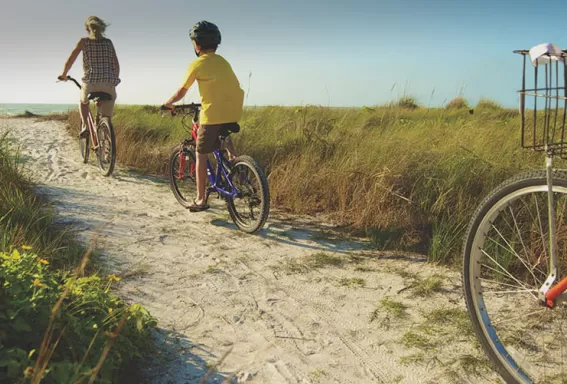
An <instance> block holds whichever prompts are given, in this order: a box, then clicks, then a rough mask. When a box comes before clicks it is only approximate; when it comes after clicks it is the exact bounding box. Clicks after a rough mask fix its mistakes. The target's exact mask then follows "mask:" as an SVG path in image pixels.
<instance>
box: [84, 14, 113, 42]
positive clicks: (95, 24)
mask: <svg viewBox="0 0 567 384" xmlns="http://www.w3.org/2000/svg"><path fill="white" fill-rule="evenodd" d="M85 27H87V30H88V31H89V37H90V38H91V39H96V40H98V39H101V38H102V36H103V35H104V31H106V27H108V24H106V23H105V22H104V21H103V20H102V19H101V18H99V17H96V16H89V17H87V21H85Z"/></svg>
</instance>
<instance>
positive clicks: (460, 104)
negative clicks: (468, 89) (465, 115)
mask: <svg viewBox="0 0 567 384" xmlns="http://www.w3.org/2000/svg"><path fill="white" fill-rule="evenodd" d="M445 107H446V108H447V109H463V108H468V107H469V103H468V102H467V100H466V99H465V98H464V97H462V96H457V97H455V98H454V99H452V100H451V101H449V102H448V103H447V105H446V106H445Z"/></svg>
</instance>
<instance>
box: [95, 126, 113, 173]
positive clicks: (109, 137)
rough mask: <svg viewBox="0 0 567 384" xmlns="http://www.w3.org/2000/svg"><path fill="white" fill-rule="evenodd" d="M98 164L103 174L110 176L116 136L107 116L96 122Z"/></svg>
mask: <svg viewBox="0 0 567 384" xmlns="http://www.w3.org/2000/svg"><path fill="white" fill-rule="evenodd" d="M97 134H98V145H99V147H98V150H97V157H98V166H99V168H100V171H101V172H102V174H103V175H104V176H110V175H111V174H112V172H113V171H114V164H115V163H116V138H115V137H114V129H113V128H112V124H111V123H110V120H109V119H108V118H107V117H103V118H102V119H101V120H100V122H99V123H98V128H97Z"/></svg>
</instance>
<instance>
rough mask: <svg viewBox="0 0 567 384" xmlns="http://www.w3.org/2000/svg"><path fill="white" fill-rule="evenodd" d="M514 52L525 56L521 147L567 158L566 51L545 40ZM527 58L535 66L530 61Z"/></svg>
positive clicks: (521, 92)
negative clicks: (566, 126) (566, 120)
mask: <svg viewBox="0 0 567 384" xmlns="http://www.w3.org/2000/svg"><path fill="white" fill-rule="evenodd" d="M538 48H539V51H540V52H538ZM542 50H543V51H542ZM514 53H517V54H521V55H522V56H523V60H524V63H523V74H522V89H521V90H519V91H518V93H519V94H520V115H521V121H522V147H523V148H528V149H532V150H534V151H537V152H545V153H546V154H548V155H550V156H559V157H561V158H564V159H566V158H567V141H566V137H565V133H566V132H565V118H566V116H567V83H566V81H567V64H566V60H567V51H562V50H559V49H558V48H557V47H555V46H553V45H551V44H542V45H539V46H536V47H534V48H532V49H531V50H519V51H514ZM528 58H529V59H530V65H531V67H532V68H533V70H530V68H529V67H528V65H527V61H528ZM528 83H529V84H533V86H528V85H527V84H528Z"/></svg>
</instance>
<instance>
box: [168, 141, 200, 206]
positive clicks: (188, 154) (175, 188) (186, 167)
mask: <svg viewBox="0 0 567 384" xmlns="http://www.w3.org/2000/svg"><path fill="white" fill-rule="evenodd" d="M182 162H183V163H184V164H181V163H182ZM180 168H182V169H181V172H180ZM196 169H197V167H196V161H195V149H194V148H193V147H183V148H182V149H181V148H180V147H179V146H177V147H175V149H174V150H173V152H172V153H171V157H170V159H169V185H170V187H171V191H172V192H173V195H174V196H175V198H176V199H177V201H178V202H179V204H181V205H182V206H184V207H185V208H188V207H189V205H191V204H192V202H193V201H192V200H191V199H192V196H195V194H196V193H197V179H196V175H195V171H196Z"/></svg>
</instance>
